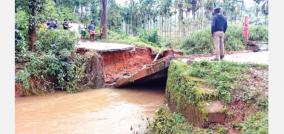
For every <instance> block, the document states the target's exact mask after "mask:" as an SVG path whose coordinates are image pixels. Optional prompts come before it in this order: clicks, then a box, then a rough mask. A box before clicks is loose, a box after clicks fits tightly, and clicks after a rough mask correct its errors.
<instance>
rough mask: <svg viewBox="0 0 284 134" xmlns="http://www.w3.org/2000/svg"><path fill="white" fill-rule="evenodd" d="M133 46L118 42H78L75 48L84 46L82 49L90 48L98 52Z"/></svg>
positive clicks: (127, 48) (131, 47)
mask: <svg viewBox="0 0 284 134" xmlns="http://www.w3.org/2000/svg"><path fill="white" fill-rule="evenodd" d="M134 47H135V46H133V45H126V44H120V43H107V42H97V41H95V42H90V41H85V42H81V41H80V42H79V43H78V45H77V46H76V48H84V49H92V50H96V51H99V52H110V51H119V50H130V49H133V48H134Z"/></svg>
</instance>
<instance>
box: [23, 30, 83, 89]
mask: <svg viewBox="0 0 284 134" xmlns="http://www.w3.org/2000/svg"><path fill="white" fill-rule="evenodd" d="M37 36H38V39H39V40H37V42H36V49H37V52H36V53H29V54H27V55H28V56H27V61H26V63H25V66H26V67H25V69H24V70H23V71H22V72H21V73H20V74H19V80H20V82H22V83H23V84H24V89H25V90H24V91H25V92H24V95H30V94H36V92H39V91H52V90H54V89H62V90H66V91H68V92H76V91H78V84H79V82H80V79H81V76H82V74H83V71H84V68H83V67H84V66H83V65H82V63H84V62H83V61H84V59H83V58H82V57H80V56H79V55H77V54H75V53H74V46H75V43H76V41H77V38H76V36H75V34H74V33H72V32H69V31H63V30H47V31H41V32H40V33H39V34H38V35H37ZM31 81H33V82H31Z"/></svg>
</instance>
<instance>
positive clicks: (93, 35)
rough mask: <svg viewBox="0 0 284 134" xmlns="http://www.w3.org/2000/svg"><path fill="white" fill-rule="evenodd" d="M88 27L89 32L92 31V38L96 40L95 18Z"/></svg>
mask: <svg viewBox="0 0 284 134" xmlns="http://www.w3.org/2000/svg"><path fill="white" fill-rule="evenodd" d="M88 29H89V33H90V40H91V41H94V38H95V22H94V20H92V21H91V23H90V25H89V27H88Z"/></svg>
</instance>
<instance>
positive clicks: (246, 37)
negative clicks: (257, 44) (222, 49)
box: [243, 16, 249, 45]
mask: <svg viewBox="0 0 284 134" xmlns="http://www.w3.org/2000/svg"><path fill="white" fill-rule="evenodd" d="M243 36H244V41H245V44H246V45H247V44H248V40H249V23H248V16H245V18H244V29H243Z"/></svg>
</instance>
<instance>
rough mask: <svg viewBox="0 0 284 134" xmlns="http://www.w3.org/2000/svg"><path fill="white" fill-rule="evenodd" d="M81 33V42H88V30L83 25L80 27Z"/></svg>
mask: <svg viewBox="0 0 284 134" xmlns="http://www.w3.org/2000/svg"><path fill="white" fill-rule="evenodd" d="M80 33H81V40H82V41H85V40H86V34H87V32H86V28H85V26H84V25H83V24H81V25H80Z"/></svg>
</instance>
